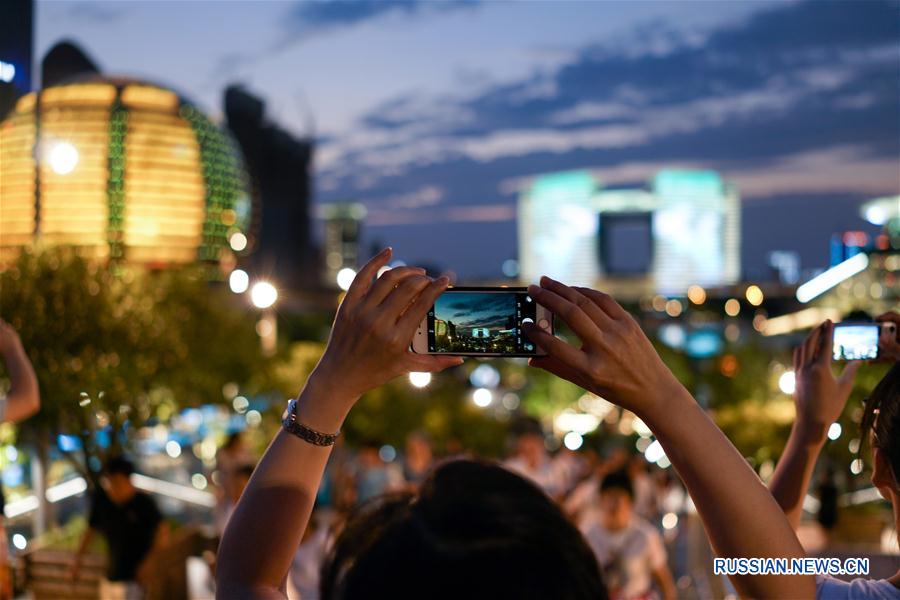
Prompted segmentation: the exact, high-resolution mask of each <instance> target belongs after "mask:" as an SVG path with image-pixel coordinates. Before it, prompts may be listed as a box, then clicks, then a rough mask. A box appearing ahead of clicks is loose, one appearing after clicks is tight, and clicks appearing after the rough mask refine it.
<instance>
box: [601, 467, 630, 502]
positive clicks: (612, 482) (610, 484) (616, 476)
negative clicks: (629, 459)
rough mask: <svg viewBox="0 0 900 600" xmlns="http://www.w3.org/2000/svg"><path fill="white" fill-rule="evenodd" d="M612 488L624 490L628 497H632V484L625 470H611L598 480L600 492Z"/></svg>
mask: <svg viewBox="0 0 900 600" xmlns="http://www.w3.org/2000/svg"><path fill="white" fill-rule="evenodd" d="M612 490H618V491H622V492H625V493H626V494H628V497H629V498H634V486H633V485H632V483H631V477H629V476H628V472H627V471H625V470H620V471H613V472H612V473H610V474H609V475H607V476H606V477H604V478H603V481H601V482H600V493H601V494H602V493H603V492H608V491H612Z"/></svg>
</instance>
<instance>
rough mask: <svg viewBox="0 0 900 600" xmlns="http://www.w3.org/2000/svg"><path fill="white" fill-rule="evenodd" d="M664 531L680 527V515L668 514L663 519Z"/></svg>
mask: <svg viewBox="0 0 900 600" xmlns="http://www.w3.org/2000/svg"><path fill="white" fill-rule="evenodd" d="M662 526H663V529H675V527H677V526H678V515H676V514H675V513H673V512H668V513H666V514H664V515H663V518H662Z"/></svg>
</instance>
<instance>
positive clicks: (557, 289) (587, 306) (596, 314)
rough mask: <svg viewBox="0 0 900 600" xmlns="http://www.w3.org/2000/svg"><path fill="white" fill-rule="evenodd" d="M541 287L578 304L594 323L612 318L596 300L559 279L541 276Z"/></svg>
mask: <svg viewBox="0 0 900 600" xmlns="http://www.w3.org/2000/svg"><path fill="white" fill-rule="evenodd" d="M541 287H542V288H544V289H546V290H550V291H551V292H553V293H554V294H557V295H559V296H562V297H563V298H565V299H566V300H568V301H569V302H571V303H572V304H574V305H576V306H578V308H580V309H581V310H582V311H583V312H584V314H586V315H587V316H588V317H589V318H590V319H591V321H593V322H594V323H597V324H600V323H603V322H604V321H608V320H609V319H610V316H609V315H608V314H606V312H604V311H603V309H602V308H600V306H598V305H597V303H596V302H594V301H593V300H591V299H590V298H589V297H588V296H587V295H586V294H582V293H581V292H579V291H578V290H576V289H575V288H572V287H569V286H567V285H566V284H564V283H560V282H559V281H556V280H555V279H551V278H550V277H546V276H545V277H541Z"/></svg>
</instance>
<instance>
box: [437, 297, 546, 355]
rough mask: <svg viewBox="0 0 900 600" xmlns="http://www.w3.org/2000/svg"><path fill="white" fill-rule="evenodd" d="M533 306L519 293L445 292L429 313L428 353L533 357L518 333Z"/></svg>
mask: <svg viewBox="0 0 900 600" xmlns="http://www.w3.org/2000/svg"><path fill="white" fill-rule="evenodd" d="M534 315H535V303H534V301H533V300H532V299H531V297H530V296H528V295H527V294H525V293H521V292H463V291H460V292H445V293H443V294H441V296H440V297H438V299H437V302H435V304H434V308H433V309H432V310H431V311H429V313H428V350H429V352H448V353H457V354H459V353H462V354H534V353H535V348H534V345H533V344H532V343H531V342H530V341H529V340H527V339H525V337H524V335H523V334H522V331H521V324H522V322H523V320H524V319H530V320H531V322H534Z"/></svg>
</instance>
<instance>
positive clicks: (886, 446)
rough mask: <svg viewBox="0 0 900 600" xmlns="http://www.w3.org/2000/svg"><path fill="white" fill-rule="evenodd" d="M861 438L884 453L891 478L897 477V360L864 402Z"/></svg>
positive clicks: (899, 475) (899, 414) (899, 392)
mask: <svg viewBox="0 0 900 600" xmlns="http://www.w3.org/2000/svg"><path fill="white" fill-rule="evenodd" d="M860 428H861V429H862V436H861V438H862V439H863V440H869V437H870V436H869V434H870V433H871V434H872V435H871V443H872V447H873V448H877V449H879V450H881V451H882V452H884V453H885V455H886V457H887V459H888V463H889V464H890V465H891V470H892V471H893V472H894V477H897V478H900V362H898V363H895V364H894V366H893V367H891V368H890V370H889V371H888V372H887V374H886V375H885V376H884V377H883V378H882V379H881V381H879V382H878V385H876V386H875V389H874V390H872V394H871V395H870V396H869V399H868V400H867V401H866V409H865V412H864V413H863V418H862V423H861V425H860Z"/></svg>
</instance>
